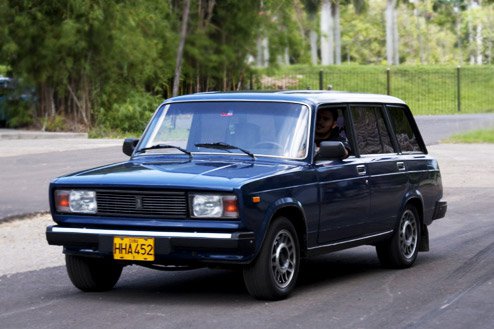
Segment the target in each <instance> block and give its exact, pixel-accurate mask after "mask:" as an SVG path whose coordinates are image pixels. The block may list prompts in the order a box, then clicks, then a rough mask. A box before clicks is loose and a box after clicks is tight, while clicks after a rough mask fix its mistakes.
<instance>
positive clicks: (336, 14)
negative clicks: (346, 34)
mask: <svg viewBox="0 0 494 329" xmlns="http://www.w3.org/2000/svg"><path fill="white" fill-rule="evenodd" d="M331 15H332V16H333V28H334V51H335V64H338V65H339V64H341V27H340V1H339V0H334V1H333V8H332V10H331Z"/></svg>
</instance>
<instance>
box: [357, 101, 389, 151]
mask: <svg viewBox="0 0 494 329" xmlns="http://www.w3.org/2000/svg"><path fill="white" fill-rule="evenodd" d="M381 109H382V108H381V107H380V106H352V107H351V112H352V117H353V125H354V128H355V138H356V139H357V140H356V142H357V143H356V144H357V147H358V149H359V150H360V154H378V153H394V149H393V144H391V139H390V138H389V132H388V129H387V128H386V124H385V123H384V118H383V114H382V111H381Z"/></svg>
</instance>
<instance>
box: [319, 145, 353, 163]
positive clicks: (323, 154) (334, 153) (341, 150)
mask: <svg viewBox="0 0 494 329" xmlns="http://www.w3.org/2000/svg"><path fill="white" fill-rule="evenodd" d="M345 155H346V151H345V146H344V145H343V143H342V142H330V141H325V142H321V145H320V146H319V153H317V155H316V160H318V161H321V160H342V159H344V158H345Z"/></svg>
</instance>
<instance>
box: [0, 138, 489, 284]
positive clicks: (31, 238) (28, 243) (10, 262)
mask: <svg viewBox="0 0 494 329" xmlns="http://www.w3.org/2000/svg"><path fill="white" fill-rule="evenodd" d="M428 149H429V153H430V154H432V155H433V156H435V157H436V158H437V159H438V161H439V165H440V168H441V173H442V179H443V186H444V191H445V199H446V200H447V201H448V204H449V207H452V206H453V207H455V204H457V203H459V202H460V201H464V196H463V195H459V194H457V193H456V194H455V193H454V191H457V190H458V188H460V189H461V188H469V190H471V191H473V192H472V194H471V195H469V197H471V198H475V197H476V195H475V194H476V192H475V191H477V190H476V189H478V190H479V191H480V190H483V191H484V192H485V190H486V189H485V188H488V189H489V190H490V189H493V187H494V145H492V144H439V145H433V146H429V147H428ZM479 159H482V162H479ZM478 193H481V192H478ZM446 220H447V215H446ZM51 224H53V222H52V220H51V215H50V214H41V215H35V216H33V217H31V218H23V219H19V220H15V221H9V222H4V223H2V224H0V250H2V262H0V276H2V275H11V274H14V273H19V272H26V271H33V270H39V269H43V268H47V267H54V266H60V265H63V264H64V256H63V254H62V247H59V246H49V245H48V244H47V242H46V238H45V229H46V226H48V225H51Z"/></svg>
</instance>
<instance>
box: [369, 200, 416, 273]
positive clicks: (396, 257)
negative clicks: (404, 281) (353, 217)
mask: <svg viewBox="0 0 494 329" xmlns="http://www.w3.org/2000/svg"><path fill="white" fill-rule="evenodd" d="M419 239H420V220H419V216H418V213H417V209H416V208H415V207H414V206H412V205H407V207H406V208H405V210H403V212H402V214H401V216H400V221H399V223H398V227H397V228H396V230H395V232H394V233H393V236H392V237H391V238H390V239H389V240H387V241H383V242H381V243H379V244H378V245H377V246H376V251H377V256H378V257H379V261H380V262H381V264H382V265H383V266H386V267H392V268H407V267H410V266H412V265H413V263H414V262H415V260H416V259H417V254H418V246H419V242H420V241H419Z"/></svg>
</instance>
